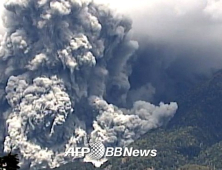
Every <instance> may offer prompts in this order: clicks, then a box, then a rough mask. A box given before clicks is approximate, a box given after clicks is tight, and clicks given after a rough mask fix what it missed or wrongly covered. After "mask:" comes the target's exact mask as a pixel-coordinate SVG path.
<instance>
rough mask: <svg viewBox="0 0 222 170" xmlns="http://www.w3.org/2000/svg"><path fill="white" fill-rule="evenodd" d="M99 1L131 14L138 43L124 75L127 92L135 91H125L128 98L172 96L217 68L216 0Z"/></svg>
mask: <svg viewBox="0 0 222 170" xmlns="http://www.w3.org/2000/svg"><path fill="white" fill-rule="evenodd" d="M98 1H100V0H98ZM105 2H108V3H110V5H111V7H113V8H116V9H117V11H119V12H123V13H125V14H126V15H128V16H130V17H131V18H132V20H133V27H132V28H133V29H132V30H133V32H134V34H133V38H134V39H136V40H137V41H138V43H139V46H140V48H139V50H137V51H136V55H137V57H138V58H137V60H135V62H134V63H133V69H132V72H133V73H132V75H131V76H130V84H131V89H130V91H133V92H134V94H135V92H136V94H137V95H135V96H134V95H129V101H136V100H137V99H138V94H141V95H140V97H141V98H143V99H144V98H146V100H147V101H152V102H155V103H158V102H160V101H172V100H175V98H177V96H178V95H180V94H181V93H183V92H186V90H188V89H190V88H192V87H193V86H195V85H196V84H198V83H201V81H203V80H205V79H208V78H209V77H210V76H212V74H213V73H214V72H216V71H218V70H219V69H221V68H222V66H221V65H222V57H221V54H222V49H221V44H222V37H221V36H220V35H221V34H222V15H221V10H220V9H221V4H222V2H221V1H220V0H219V1H218V0H202V1H201V0H198V1H192V0H188V1H182V0H168V1H164V0H156V1H146V0H144V1H143V0H141V1H140V3H137V1H136V0H131V1H124V0H122V1H121V2H120V3H119V2H118V1H115V0H112V1H111V0H106V1H105ZM124 4H125V5H124ZM149 84H150V85H151V86H152V87H153V89H155V93H152V89H151V91H150V90H148V88H147V86H148V85H149ZM141 89H143V91H144V93H145V92H147V90H148V93H149V94H150V96H149V97H144V96H143V95H142V92H141ZM137 91H138V93H137Z"/></svg>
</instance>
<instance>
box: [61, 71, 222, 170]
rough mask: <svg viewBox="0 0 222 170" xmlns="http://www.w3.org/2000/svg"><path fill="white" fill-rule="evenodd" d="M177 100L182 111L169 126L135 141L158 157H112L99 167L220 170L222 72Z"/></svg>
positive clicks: (135, 145)
mask: <svg viewBox="0 0 222 170" xmlns="http://www.w3.org/2000/svg"><path fill="white" fill-rule="evenodd" d="M178 101H179V110H178V112H177V114H176V115H175V117H174V118H173V119H172V120H171V121H170V123H169V124H168V126H167V127H165V128H164V129H157V130H153V131H150V132H148V133H147V134H145V135H144V136H142V137H141V138H140V139H139V140H137V141H136V142H134V143H133V144H132V146H133V147H134V148H139V149H151V148H154V149H157V151H158V154H157V157H155V158H150V157H125V158H112V159H111V160H109V161H108V162H107V163H105V164H104V165H103V166H102V167H101V168H99V169H103V170H132V169H133V170H144V169H149V168H153V169H156V170H179V169H180V170H195V169H200V170H213V169H217V170H221V169H222V163H221V156H222V154H221V153H222V124H221V120H222V71H220V72H217V73H216V74H215V75H214V76H213V77H212V78H211V79H210V80H208V81H207V82H205V83H203V84H201V85H200V86H197V87H195V88H194V89H193V90H191V91H190V92H189V93H187V94H185V95H184V96H183V97H181V98H179V100H178ZM73 165H75V166H77V163H71V164H69V168H70V170H72V169H77V168H76V167H75V168H74V166H73ZM86 165H87V166H88V165H89V164H85V166H86ZM60 168H62V167H60ZM58 169H59V168H58ZM91 169H95V168H92V167H91Z"/></svg>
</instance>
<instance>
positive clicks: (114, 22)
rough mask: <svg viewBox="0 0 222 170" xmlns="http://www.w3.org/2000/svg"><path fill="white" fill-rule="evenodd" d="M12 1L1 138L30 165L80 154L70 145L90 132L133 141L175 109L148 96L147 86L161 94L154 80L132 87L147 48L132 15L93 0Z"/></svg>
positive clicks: (0, 63)
mask: <svg viewBox="0 0 222 170" xmlns="http://www.w3.org/2000/svg"><path fill="white" fill-rule="evenodd" d="M5 8H6V11H5V17H4V22H5V26H6V34H5V36H4V38H3V40H2V42H1V47H0V71H1V74H0V82H1V85H0V92H1V94H0V101H1V103H0V104H1V108H2V109H1V111H0V113H1V115H2V116H1V119H0V121H1V123H3V124H4V125H5V126H4V127H5V128H4V129H3V130H2V131H3V132H4V133H2V134H5V135H4V136H3V137H1V138H0V139H3V141H2V142H4V146H3V149H4V152H9V151H11V150H12V151H16V152H18V153H19V154H20V156H21V159H22V166H23V167H26V166H27V167H30V169H38V168H42V167H56V166H59V165H60V164H62V163H65V162H68V161H72V159H73V158H70V157H66V156H65V151H66V150H68V149H69V147H72V146H80V145H87V143H88V141H89V140H90V139H98V138H99V139H100V140H102V141H103V142H104V144H106V145H113V146H126V145H128V144H129V143H131V142H133V141H134V140H136V139H137V138H139V137H140V136H141V135H143V134H144V133H146V132H147V131H149V130H150V129H154V128H157V127H160V126H162V125H165V124H166V123H167V122H168V121H169V120H170V119H171V118H172V117H173V115H174V114H175V112H176V110H177V107H178V106H177V104H176V103H174V102H172V103H170V104H164V103H162V102H161V103H160V104H159V105H158V106H155V105H152V104H150V103H148V102H146V101H141V100H140V99H141V98H140V96H141V93H142V92H144V89H145V91H146V90H147V95H148V96H150V94H153V93H155V88H153V87H152V85H151V84H147V86H146V87H143V88H141V90H140V91H139V92H137V91H133V90H132V91H130V88H131V84H130V81H129V76H130V75H131V72H132V68H131V64H130V63H131V61H132V60H134V59H135V58H134V54H135V51H136V50H137V49H138V47H139V46H138V43H137V42H136V41H133V40H131V37H130V30H131V21H130V19H128V18H125V17H123V16H120V15H116V14H115V13H113V12H112V11H110V10H109V9H108V8H107V7H105V6H103V5H96V4H95V3H93V2H90V1H87V0H38V1H36V0H20V1H18V0H8V1H6V3H5ZM137 93H140V94H137ZM134 95H135V96H136V98H137V101H135V102H134V101H131V102H133V105H132V107H131V108H130V104H129V103H130V102H129V101H128V100H129V99H128V98H129V96H134ZM144 96H145V94H144ZM144 98H146V97H144ZM1 126H2V124H1Z"/></svg>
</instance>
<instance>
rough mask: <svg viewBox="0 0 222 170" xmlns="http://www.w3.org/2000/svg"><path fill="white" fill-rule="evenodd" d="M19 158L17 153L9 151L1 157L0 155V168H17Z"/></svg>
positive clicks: (2, 169) (8, 169) (3, 169)
mask: <svg viewBox="0 0 222 170" xmlns="http://www.w3.org/2000/svg"><path fill="white" fill-rule="evenodd" d="M18 164H19V159H18V154H12V153H11V152H10V153H9V154H8V155H6V156H3V157H0V170H18V169H19V168H20V167H19V166H18Z"/></svg>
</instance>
